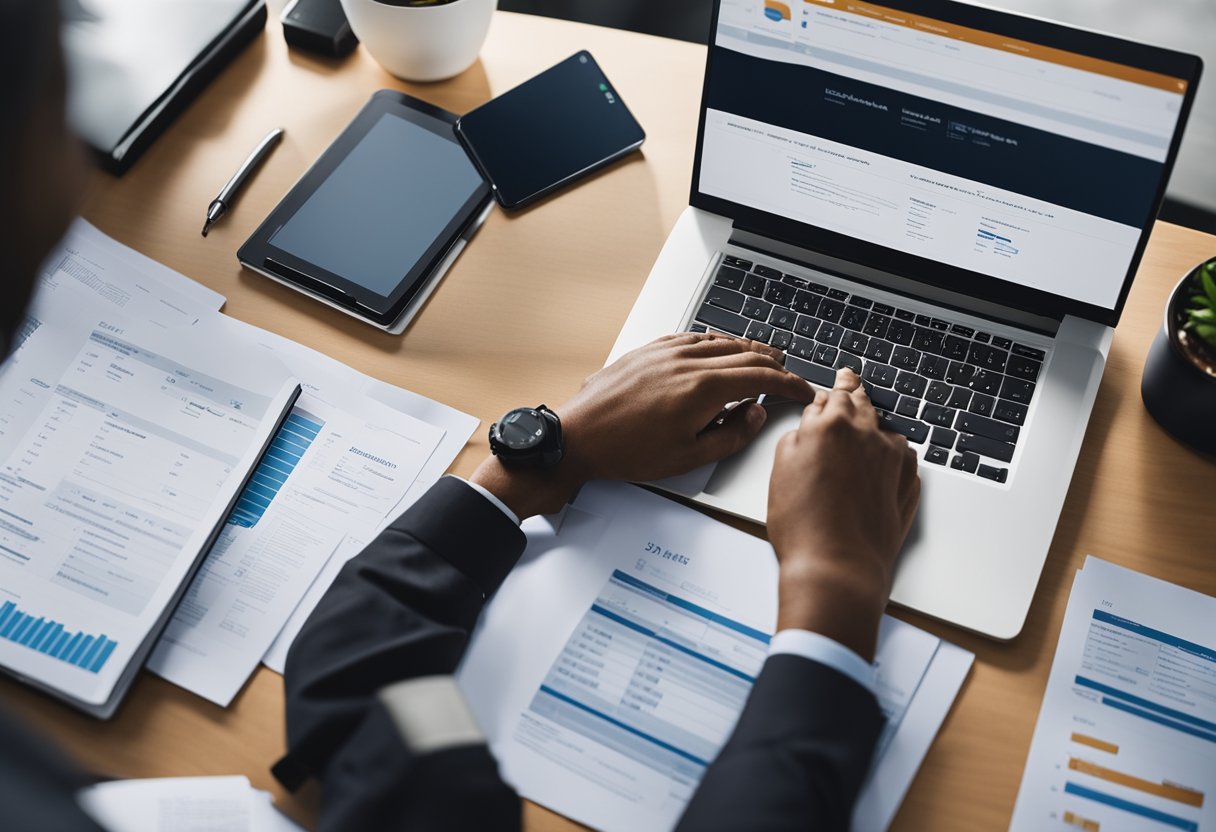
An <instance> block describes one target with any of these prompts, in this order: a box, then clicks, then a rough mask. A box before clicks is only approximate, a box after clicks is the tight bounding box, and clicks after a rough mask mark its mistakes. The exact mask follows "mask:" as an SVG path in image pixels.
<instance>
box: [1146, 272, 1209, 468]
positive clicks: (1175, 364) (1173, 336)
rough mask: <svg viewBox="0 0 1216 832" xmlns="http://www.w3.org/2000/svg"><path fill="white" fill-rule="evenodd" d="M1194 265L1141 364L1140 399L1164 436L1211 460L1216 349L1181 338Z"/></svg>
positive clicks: (1177, 288) (1175, 293)
mask: <svg viewBox="0 0 1216 832" xmlns="http://www.w3.org/2000/svg"><path fill="white" fill-rule="evenodd" d="M1203 265H1204V264H1202V263H1201V264H1200V265H1199V266H1196V267H1195V268H1194V269H1193V270H1192V271H1191V272H1190V274H1188V275H1187V276H1186V277H1184V278H1183V279H1182V280H1180V281H1179V282H1178V285H1176V286H1175V287H1174V291H1173V293H1172V294H1171V295H1170V301H1169V303H1168V304H1166V307H1165V321H1164V323H1163V325H1162V327H1161V329H1160V330H1159V331H1158V332H1157V335H1156V337H1155V338H1153V345H1152V347H1150V348H1149V351H1148V358H1147V359H1146V360H1145V362H1144V377H1143V379H1142V380H1141V382H1140V395H1141V397H1142V398H1143V399H1144V407H1145V409H1147V410H1148V412H1149V414H1150V415H1151V416H1152V417H1153V418H1154V419H1156V420H1157V424H1159V425H1161V427H1163V428H1165V430H1166V432H1167V433H1169V434H1170V435H1171V436H1173V437H1174V438H1175V439H1177V440H1178V441H1179V442H1182V443H1183V444H1185V445H1188V446H1190V447H1191V448H1194V449H1195V450H1197V451H1199V452H1201V453H1205V454H1209V455H1212V456H1216V350H1214V349H1212V348H1211V347H1209V346H1207V345H1206V344H1204V343H1203V342H1201V341H1199V339H1198V338H1196V337H1195V336H1194V335H1190V334H1188V335H1187V336H1185V337H1186V338H1187V341H1188V344H1187V345H1186V346H1184V345H1183V343H1182V340H1181V339H1180V332H1181V331H1182V324H1183V322H1184V321H1185V317H1184V310H1185V309H1186V307H1187V306H1189V300H1190V297H1191V295H1192V294H1193V291H1194V290H1193V288H1192V287H1193V285H1194V284H1193V281H1194V279H1195V275H1196V274H1197V273H1198V272H1199V269H1200V268H1201V267H1202V266H1203Z"/></svg>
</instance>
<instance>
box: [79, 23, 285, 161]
mask: <svg viewBox="0 0 1216 832" xmlns="http://www.w3.org/2000/svg"><path fill="white" fill-rule="evenodd" d="M266 17H267V13H266V0H232V2H228V3H225V2H223V0H68V2H66V3H65V18H66V21H65V23H66V26H65V30H64V51H65V57H66V61H67V65H68V73H69V82H70V83H69V95H68V118H69V121H70V122H71V124H72V126H73V128H75V130H76V132H77V133H79V134H80V136H81V138H83V139H84V140H85V141H86V142H87V143H88V144H89V145H90V146H91V147H92V148H93V150H94V151H96V153H97V156H98V158H99V159H100V162H101V166H102V167H103V168H105V169H106V170H108V171H110V172H111V173H113V174H115V175H121V174H122V173H124V172H125V171H126V170H127V169H128V168H129V167H131V165H132V164H134V163H135V160H136V159H138V158H139V157H140V156H141V155H142V154H143V152H144V151H145V150H147V149H148V146H149V145H150V144H152V142H153V141H154V140H155V139H156V137H157V136H159V135H160V134H161V133H162V132H164V130H165V128H166V127H168V126H169V124H171V123H172V122H173V120H174V119H175V118H176V117H177V116H178V115H179V114H180V113H181V112H182V111H183V110H184V109H185V108H186V106H187V105H188V104H189V103H190V102H191V101H193V100H194V98H195V97H196V96H197V95H198V94H199V92H201V91H202V89H203V88H204V87H205V86H206V85H207V83H208V82H210V81H211V79H213V78H215V77H216V76H217V75H218V74H219V73H220V71H221V70H222V69H223V68H224V67H225V66H227V65H228V63H229V62H230V61H231V60H232V59H233V58H234V57H235V56H236V55H237V54H238V53H239V52H240V51H241V50H242V49H243V48H244V47H245V46H246V45H248V44H249V43H250V42H251V41H252V40H253V39H254V38H255V37H256V36H257V34H258V33H259V32H260V31H261V30H262V29H263V28H264V27H265V24H266ZM200 21H202V22H203V23H202V24H200ZM138 39H143V40H144V41H145V43H146V44H147V48H144V49H126V48H118V46H117V45H118V44H120V43H121V44H126V43H130V42H132V41H134V40H138ZM178 44H182V48H181V49H178V48H177V45H178ZM158 75H159V76H161V77H159V78H156V76H158ZM149 79H155V80H156V85H155V86H154V87H153V89H152V90H150V91H149V90H147V89H145V88H144V86H146V84H145V82H146V81H148V80H149Z"/></svg>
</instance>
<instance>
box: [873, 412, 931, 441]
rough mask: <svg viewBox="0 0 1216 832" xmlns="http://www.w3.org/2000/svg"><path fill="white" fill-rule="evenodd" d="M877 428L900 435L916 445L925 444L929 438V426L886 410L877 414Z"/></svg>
mask: <svg viewBox="0 0 1216 832" xmlns="http://www.w3.org/2000/svg"><path fill="white" fill-rule="evenodd" d="M878 426H879V427H880V428H883V429H884V430H890V431H894V432H895V433H902V434H903V435H904V436H906V437H907V438H908V441H909V442H913V443H915V444H917V445H923V444H925V440H926V439H928V438H929V426H928V425H926V424H925V423H924V422H920V421H917V420H916V419H909V418H907V417H906V416H900V415H899V414H898V413H891V412H890V411H886V410H884V411H882V412H881V413H879V414H878Z"/></svg>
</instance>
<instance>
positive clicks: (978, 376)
mask: <svg viewBox="0 0 1216 832" xmlns="http://www.w3.org/2000/svg"><path fill="white" fill-rule="evenodd" d="M743 314H744V315H746V314H747V309H746V308H745V309H744V310H743ZM1002 378H1004V376H1002V375H1001V374H1000V373H994V372H992V371H990V370H976V371H975V375H974V376H972V378H971V383H970V384H968V385H967V386H968V387H970V388H971V389H972V390H974V391H975V392H977V393H986V394H988V395H990V396H995V395H996V392H997V391H998V390H1000V389H1001V379H1002ZM1023 383H1024V382H1023ZM1010 398H1012V396H1011V397H1010Z"/></svg>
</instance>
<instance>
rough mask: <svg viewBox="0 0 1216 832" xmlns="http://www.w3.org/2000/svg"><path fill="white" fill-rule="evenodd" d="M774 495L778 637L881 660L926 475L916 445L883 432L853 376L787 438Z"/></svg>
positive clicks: (820, 397)
mask: <svg viewBox="0 0 1216 832" xmlns="http://www.w3.org/2000/svg"><path fill="white" fill-rule="evenodd" d="M768 495H769V496H768V536H769V540H770V542H772V544H773V548H774V549H775V550H776V552H777V558H778V560H779V561H780V564H781V568H780V574H781V578H780V591H779V603H778V612H777V629H778V631H780V630H784V629H789V628H797V629H804V630H811V631H813V632H818V633H822V634H823V635H826V636H829V637H831V638H834V639H835V640H836V641H838V642H840V643H841V644H844V645H845V646H846V647H849V648H851V649H852V650H854V651H855V652H856V653H857V654H858V655H860V656H862V657H863V658H865V659H866V660H872V659H873V656H874V649H875V645H876V642H877V638H878V623H879V620H880V619H881V617H882V611H883V608H884V607H885V606H886V603H887V596H888V594H889V592H890V588H891V578H892V573H893V571H894V568H895V561H896V558H897V556H898V554H899V550H900V548H901V547H902V546H903V542H904V538H905V537H907V535H908V530H909V528H910V527H911V525H912V518H913V517H914V516H915V514H916V506H917V502H918V501H919V499H920V476H919V475H918V473H917V468H916V454H915V453H914V452H913V451H912V449H911V448H909V447H908V441H907V440H906V439H904V437H902V436H900V435H899V434H895V433H889V432H885V431H881V430H879V427H878V414H877V413H876V411H875V410H874V407H873V406H872V405H871V404H870V400H869V399H868V398H867V397H866V394H865V391H864V390H862V389H861V382H860V380H859V379H858V378H857V376H856V375H854V374H853V372H852V371H851V370H847V369H846V370H841V371H840V372H839V373H837V376H836V386H835V388H834V389H833V390H832V391H831V392H830V393H828V392H824V391H820V392H819V393H818V394H817V395H816V396H815V400H814V401H813V402H811V404H810V405H808V406H807V408H806V409H805V410H804V411H803V414H802V421H801V423H800V424H799V426H798V429H797V430H795V431H791V432H790V433H788V434H786V435H785V436H784V437H782V439H781V441H780V443H779V444H778V446H777V455H776V460H775V462H774V465H773V474H772V480H771V483H770V485H769V491H768Z"/></svg>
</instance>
